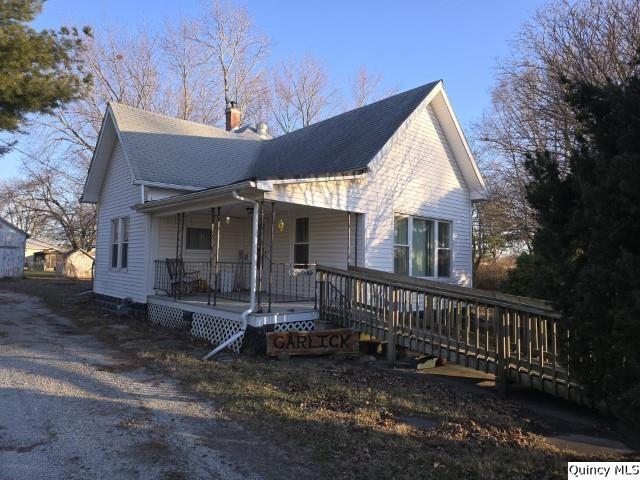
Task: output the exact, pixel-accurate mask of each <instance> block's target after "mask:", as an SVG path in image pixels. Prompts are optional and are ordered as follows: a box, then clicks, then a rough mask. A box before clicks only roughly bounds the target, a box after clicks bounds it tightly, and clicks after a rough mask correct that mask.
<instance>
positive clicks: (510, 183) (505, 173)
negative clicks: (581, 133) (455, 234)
mask: <svg viewBox="0 0 640 480" xmlns="http://www.w3.org/2000/svg"><path fill="white" fill-rule="evenodd" d="M638 45H640V3H638V2H637V1H634V0H604V1H602V0H581V1H578V2H569V1H568V0H557V1H553V2H551V3H549V4H548V5H545V6H544V7H542V8H541V9H539V10H538V11H537V12H536V13H535V15H534V16H533V17H532V18H531V19H530V20H529V21H528V22H527V23H526V24H525V25H524V26H523V28H522V30H521V32H520V33H519V35H518V36H517V37H516V39H515V41H514V42H513V45H512V52H511V55H510V56H509V57H508V58H506V59H504V60H503V61H502V62H501V63H500V65H499V67H498V70H497V80H496V86H495V88H494V90H493V92H492V102H491V107H490V108H489V109H488V111H486V112H485V114H484V116H483V118H482V120H481V121H480V122H479V123H478V125H476V126H475V137H476V139H478V140H480V143H481V144H482V151H481V156H484V157H486V158H487V159H490V160H491V161H490V162H487V163H488V164H489V165H491V167H490V171H487V174H488V176H490V177H493V178H494V179H495V180H494V185H495V186H496V187H497V188H495V189H494V192H493V193H494V196H493V200H492V201H494V202H499V205H497V206H492V207H491V208H494V207H495V208H496V209H498V210H500V211H503V212H504V215H508V216H509V219H510V221H511V223H512V225H511V229H510V230H509V233H510V234H514V232H515V236H516V237H518V238H519V239H520V242H521V243H520V245H521V246H522V247H524V248H530V245H531V239H532V237H533V234H534V231H535V228H536V224H535V222H534V221H533V215H532V212H531V209H530V207H529V205H528V203H527V199H526V190H525V186H526V183H527V181H528V176H527V173H526V170H525V168H524V158H525V155H526V154H527V153H530V152H532V151H535V150H540V149H547V150H550V151H553V152H554V153H555V154H557V155H558V158H559V159H560V160H561V161H562V165H563V168H567V164H566V158H567V155H568V153H569V152H570V150H571V148H572V146H573V145H572V139H573V138H575V137H574V134H573V133H574V129H575V125H576V123H575V120H574V118H573V115H572V113H571V111H570V109H569V108H568V106H567V104H566V103H565V79H572V80H584V81H588V82H590V83H594V84H599V83H604V82H606V81H608V80H610V81H614V82H623V81H624V80H625V79H627V78H629V77H630V76H631V75H633V74H634V73H637V72H638V64H637V62H634V60H635V59H636V58H637V48H638ZM498 207H499V208H498ZM483 208H488V207H486V206H485V207H483ZM476 240H477V239H476Z"/></svg>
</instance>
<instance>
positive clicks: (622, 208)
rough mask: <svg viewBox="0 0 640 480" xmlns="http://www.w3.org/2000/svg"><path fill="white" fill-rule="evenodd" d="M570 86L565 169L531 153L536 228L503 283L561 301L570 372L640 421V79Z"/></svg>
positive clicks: (598, 395) (599, 397)
mask: <svg viewBox="0 0 640 480" xmlns="http://www.w3.org/2000/svg"><path fill="white" fill-rule="evenodd" d="M568 87H569V88H568V90H569V94H568V96H567V101H568V104H569V105H570V106H571V108H572V109H573V112H574V114H575V115H576V119H577V121H578V124H579V129H578V130H577V133H576V147H575V148H574V149H573V150H572V152H571V155H570V158H569V166H570V169H569V173H567V174H566V175H563V174H561V173H560V169H559V168H558V163H557V161H555V160H554V158H553V156H552V155H550V154H537V155H535V156H532V157H530V158H529V159H528V160H527V168H528V170H529V172H530V173H531V176H532V181H531V183H530V184H529V186H528V190H527V194H528V198H529V201H530V202H531V205H532V207H533V208H534V209H535V210H536V212H537V219H538V221H539V228H538V231H537V233H536V237H535V240H534V244H533V251H534V253H533V258H528V259H521V261H520V262H519V264H518V267H517V268H516V269H515V271H514V272H513V273H512V274H511V275H510V276H509V278H508V280H507V290H511V291H512V292H514V293H519V294H523V293H526V294H529V295H533V296H542V297H545V298H547V299H549V300H551V301H553V302H554V303H555V304H556V305H557V306H558V308H559V309H560V310H561V311H562V312H563V314H564V316H565V318H566V319H567V320H568V321H570V322H571V330H572V338H571V341H570V342H569V345H568V348H569V353H570V355H571V357H570V358H571V368H572V371H573V374H574V375H576V376H577V378H578V380H579V381H580V383H581V384H583V385H584V386H585V387H586V388H587V389H588V392H589V393H590V395H591V396H592V397H593V398H594V399H595V400H596V401H599V400H604V401H606V403H607V405H608V406H609V407H610V408H612V409H614V411H616V412H617V413H618V414H619V415H620V416H622V417H624V418H628V419H631V420H633V421H634V422H635V423H637V424H640V276H639V272H640V115H638V112H640V78H638V77H637V76H634V77H631V78H630V79H629V80H627V81H625V82H623V83H609V84H608V85H605V86H595V85H589V84H584V83H574V84H571V83H568ZM524 285H528V286H529V287H528V289H526V288H523V286H524ZM523 290H526V291H523Z"/></svg>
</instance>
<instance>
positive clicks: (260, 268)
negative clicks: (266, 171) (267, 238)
mask: <svg viewBox="0 0 640 480" xmlns="http://www.w3.org/2000/svg"><path fill="white" fill-rule="evenodd" d="M258 240H259V241H260V258H259V259H258V275H259V276H258V311H259V312H261V311H262V301H261V300H262V299H261V297H262V272H263V270H264V200H263V201H261V202H260V225H259V226H258Z"/></svg>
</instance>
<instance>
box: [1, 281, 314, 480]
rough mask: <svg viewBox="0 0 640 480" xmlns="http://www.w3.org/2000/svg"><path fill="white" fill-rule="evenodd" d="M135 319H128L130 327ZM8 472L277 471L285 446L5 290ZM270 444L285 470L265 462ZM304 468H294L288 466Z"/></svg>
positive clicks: (138, 475) (221, 474)
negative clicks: (259, 455)
mask: <svg viewBox="0 0 640 480" xmlns="http://www.w3.org/2000/svg"><path fill="white" fill-rule="evenodd" d="M125 328H126V327H125ZM0 405H1V407H0V465H1V467H0V478H1V479H3V480H4V479H7V480H20V479H36V478H37V479H74V478H82V479H85V478H92V479H99V478H105V479H106V478H108V479H116V478H117V479H128V478H131V479H187V478H188V479H200V478H201V479H211V478H224V479H244V478H263V477H272V478H276V477H278V476H279V475H280V474H283V473H284V472H286V471H287V469H286V468H284V469H283V468H282V464H283V463H284V461H283V460H284V456H283V452H281V451H278V450H277V449H276V448H274V447H273V445H270V444H269V443H268V442H265V441H264V440H260V439H256V438H255V437H253V436H252V435H250V434H249V433H248V432H247V431H246V430H245V429H244V428H243V426H242V425H240V424H238V423H237V422H233V421H230V420H228V419H226V418H224V416H223V415H221V414H220V413H219V412H218V410H217V408H216V405H215V404H214V403H212V402H208V401H204V400H203V399H202V398H199V397H196V396H194V395H193V394H188V393H185V392H184V391H183V390H182V389H181V388H179V386H178V385H177V382H176V381H175V380H174V379H172V378H171V377H168V376H166V375H162V374H159V373H158V372H153V371H151V370H149V369H146V368H144V367H143V366H141V364H140V362H132V359H131V357H129V356H127V355H123V354H122V352H118V351H116V350H114V349H112V348H110V347H109V346H107V345H105V343H104V342H102V341H100V340H98V339H97V338H96V336H95V335H92V334H91V333H90V332H83V331H81V330H79V329H78V328H77V326H76V325H74V324H73V323H72V322H71V321H70V320H69V319H68V318H66V317H64V316H60V315H56V314H54V313H53V312H52V311H51V310H50V309H49V308H48V307H47V306H46V305H45V304H43V302H41V301H40V300H39V299H37V298H36V297H31V296H27V295H24V294H19V293H13V292H7V291H4V292H3V291H0ZM251 451H266V452H269V454H270V456H271V457H272V459H273V460H274V461H277V463H279V465H278V468H277V471H275V470H274V469H271V471H270V469H269V468H266V467H265V465H257V464H256V460H258V459H255V458H252V456H250V455H248V452H251ZM289 474H290V475H291V476H301V477H304V476H305V472H304V471H301V470H300V469H292V470H291V471H289V472H288V473H287V476H289Z"/></svg>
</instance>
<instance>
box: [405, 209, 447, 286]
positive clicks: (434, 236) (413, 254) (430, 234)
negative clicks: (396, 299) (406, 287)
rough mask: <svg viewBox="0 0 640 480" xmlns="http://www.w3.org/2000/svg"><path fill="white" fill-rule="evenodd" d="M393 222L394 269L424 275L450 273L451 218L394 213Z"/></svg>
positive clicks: (427, 276) (444, 274) (438, 275)
mask: <svg viewBox="0 0 640 480" xmlns="http://www.w3.org/2000/svg"><path fill="white" fill-rule="evenodd" d="M393 223H394V225H393V271H394V272H395V273H399V274H401V275H411V276H414V277H426V278H448V277H451V262H452V254H451V222H447V221H438V220H430V219H427V218H420V217H413V216H409V215H395V216H394V222H393ZM436 240H437V243H436Z"/></svg>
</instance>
